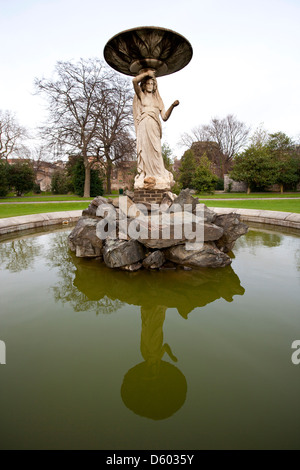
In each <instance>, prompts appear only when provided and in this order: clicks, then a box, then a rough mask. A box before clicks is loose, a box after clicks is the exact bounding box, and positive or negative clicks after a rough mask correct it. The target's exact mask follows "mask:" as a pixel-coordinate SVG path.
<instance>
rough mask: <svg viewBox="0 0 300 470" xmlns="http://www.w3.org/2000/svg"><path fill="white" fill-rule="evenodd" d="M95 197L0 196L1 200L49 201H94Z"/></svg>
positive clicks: (71, 195)
mask: <svg viewBox="0 0 300 470" xmlns="http://www.w3.org/2000/svg"><path fill="white" fill-rule="evenodd" d="M93 199H94V198H93V197H89V198H85V197H80V196H74V195H73V194H70V195H69V196H68V195H63V196H23V197H5V198H0V203H1V202H49V201H92V200H93Z"/></svg>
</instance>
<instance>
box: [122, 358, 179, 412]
mask: <svg viewBox="0 0 300 470" xmlns="http://www.w3.org/2000/svg"><path fill="white" fill-rule="evenodd" d="M186 392H187V383H186V379H185V377H184V375H183V374H182V372H180V370H179V369H178V368H177V367H175V366H173V365H172V364H170V363H169V362H165V361H161V362H160V369H159V373H158V375H157V376H155V377H154V378H153V377H152V376H151V372H149V367H148V365H147V362H142V363H140V364H138V365H136V366H135V367H133V368H132V369H130V370H129V371H128V372H127V374H126V375H125V377H124V380H123V384H122V387H121V396H122V400H123V402H124V404H125V405H126V406H127V407H128V408H129V409H130V410H132V411H133V412H134V413H136V414H138V415H140V416H144V417H146V418H152V419H154V420H159V419H166V418H168V417H169V416H171V415H173V414H174V413H175V412H176V411H178V410H179V409H180V408H181V407H182V405H183V404H184V402H185V398H186Z"/></svg>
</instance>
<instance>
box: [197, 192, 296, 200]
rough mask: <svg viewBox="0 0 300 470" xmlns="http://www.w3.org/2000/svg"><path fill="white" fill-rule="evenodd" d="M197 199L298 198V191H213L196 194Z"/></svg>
mask: <svg viewBox="0 0 300 470" xmlns="http://www.w3.org/2000/svg"><path fill="white" fill-rule="evenodd" d="M196 197H198V198H199V199H253V198H263V199H267V198H274V197H275V198H282V199H284V198H287V197H288V198H290V197H293V198H294V197H295V198H300V192H297V193H282V194H281V193H250V194H246V193H215V194H197V195H196Z"/></svg>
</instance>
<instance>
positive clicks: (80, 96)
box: [35, 59, 133, 197]
mask: <svg viewBox="0 0 300 470" xmlns="http://www.w3.org/2000/svg"><path fill="white" fill-rule="evenodd" d="M55 72H56V75H57V79H56V80H54V79H49V80H47V79H42V80H38V79H36V80H35V86H36V90H37V92H38V93H43V94H45V95H46V97H47V99H48V104H49V120H48V123H47V125H45V126H44V127H43V128H42V129H41V131H42V135H43V136H44V137H45V138H46V139H47V140H48V142H49V144H50V145H52V146H56V147H60V148H62V149H64V150H65V151H66V152H67V153H73V154H74V153H77V154H78V155H81V156H82V157H83V160H84V166H85V185H84V197H89V195H90V170H91V168H92V166H93V165H94V163H95V162H96V161H100V162H101V163H102V164H103V166H104V167H106V168H107V170H108V173H109V185H108V186H110V164H111V161H114V147H115V146H116V145H117V143H119V141H120V136H122V135H124V134H128V135H129V134H130V129H131V126H132V124H133V123H132V118H131V100H132V91H131V87H130V86H129V83H128V81H127V80H125V79H123V78H121V77H120V76H118V75H117V74H116V72H114V71H112V70H110V69H108V68H106V66H104V65H103V62H102V61H100V60H99V59H87V60H84V59H81V60H80V61H79V62H78V63H75V64H73V63H72V62H58V63H57V65H56V68H55ZM118 145H119V144H118ZM109 189H110V188H108V190H109Z"/></svg>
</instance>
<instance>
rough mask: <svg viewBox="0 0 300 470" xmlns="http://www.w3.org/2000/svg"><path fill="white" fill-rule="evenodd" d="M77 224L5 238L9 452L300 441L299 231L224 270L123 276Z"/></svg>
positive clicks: (260, 240) (243, 244)
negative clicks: (75, 241) (93, 256)
mask: <svg viewBox="0 0 300 470" xmlns="http://www.w3.org/2000/svg"><path fill="white" fill-rule="evenodd" d="M69 232H70V228H67V229H64V230H62V229H61V230H56V231H53V232H51V233H48V232H41V233H28V234H26V235H24V236H22V237H15V238H14V239H10V240H4V241H2V242H1V243H0V261H1V268H0V289H1V313H0V340H2V341H4V342H5V344H6V365H0V400H1V420H0V448H1V449H105V450H113V449H120V450H121V449H122V450H124V449H152V450H153V449H169V450H171V449H172V450H174V449H175V450H177V449H178V450H179V449H181V450H183V449H249V448H250V449H299V448H300V437H299V436H300V400H299V397H300V364H299V365H294V364H293V363H292V361H291V356H292V353H293V350H292V349H291V344H292V342H293V341H294V340H296V339H300V308H299V307H300V289H299V288H300V243H299V242H300V238H299V236H297V235H296V234H292V233H288V232H287V233H281V232H275V231H270V230H266V229H262V228H254V229H252V230H250V231H249V233H248V234H247V235H246V236H244V237H242V238H241V239H239V241H238V242H237V243H236V246H235V249H234V255H235V257H234V258H233V262H232V265H231V266H230V267H227V268H222V269H204V270H200V271H197V270H193V271H183V270H179V271H161V272H147V271H143V272H142V271H139V272H137V273H127V272H119V271H112V270H110V269H108V268H106V267H105V266H104V265H103V264H101V263H100V262H99V261H96V260H83V259H77V258H75V257H74V256H73V255H72V253H70V252H69V250H68V248H67V244H66V238H67V235H68V233H69Z"/></svg>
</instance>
